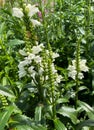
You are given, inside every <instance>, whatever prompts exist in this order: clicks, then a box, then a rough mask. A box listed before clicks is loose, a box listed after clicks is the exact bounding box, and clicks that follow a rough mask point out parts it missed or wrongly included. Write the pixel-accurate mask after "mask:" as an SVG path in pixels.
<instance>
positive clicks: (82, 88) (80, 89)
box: [78, 86, 88, 91]
mask: <svg viewBox="0 0 94 130" xmlns="http://www.w3.org/2000/svg"><path fill="white" fill-rule="evenodd" d="M78 89H79V91H83V90H88V88H87V87H86V86H80V87H79V88H78Z"/></svg>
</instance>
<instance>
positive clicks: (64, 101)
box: [56, 97, 69, 104]
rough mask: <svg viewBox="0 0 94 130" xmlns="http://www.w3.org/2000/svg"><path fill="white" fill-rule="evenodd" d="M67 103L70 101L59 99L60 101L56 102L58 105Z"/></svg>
mask: <svg viewBox="0 0 94 130" xmlns="http://www.w3.org/2000/svg"><path fill="white" fill-rule="evenodd" d="M67 102H69V100H68V99H67V98H65V97H64V98H59V99H57V101H56V103H57V104H60V103H67Z"/></svg>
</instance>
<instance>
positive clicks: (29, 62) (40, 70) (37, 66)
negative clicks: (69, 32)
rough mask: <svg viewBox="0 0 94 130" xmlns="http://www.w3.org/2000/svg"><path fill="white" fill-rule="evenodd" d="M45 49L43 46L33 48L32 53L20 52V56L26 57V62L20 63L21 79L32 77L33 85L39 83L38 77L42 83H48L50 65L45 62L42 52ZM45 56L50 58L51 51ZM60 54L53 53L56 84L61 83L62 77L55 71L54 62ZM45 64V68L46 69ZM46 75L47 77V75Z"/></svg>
mask: <svg viewBox="0 0 94 130" xmlns="http://www.w3.org/2000/svg"><path fill="white" fill-rule="evenodd" d="M43 49H44V46H43V44H40V45H36V46H33V47H32V49H31V53H30V52H28V53H26V52H25V51H24V50H20V51H19V52H20V54H21V55H22V56H24V60H23V61H20V63H19V65H18V68H19V71H18V73H19V78H22V77H25V76H28V77H31V79H32V81H33V83H34V82H37V81H36V77H37V76H38V77H40V80H41V81H42V82H44V81H47V80H48V79H49V76H48V74H47V73H46V72H47V71H48V64H47V63H46V62H45V63H44V62H43V57H42V51H43ZM45 55H46V56H48V58H49V51H48V50H46V51H45ZM58 56H59V54H57V53H54V52H53V53H52V58H53V63H52V64H51V68H52V73H53V75H54V77H55V84H56V85H57V84H58V83H60V82H61V79H62V76H61V75H58V73H57V70H56V69H55V65H54V61H55V58H57V57H58ZM44 64H45V67H44ZM45 74H46V75H45Z"/></svg>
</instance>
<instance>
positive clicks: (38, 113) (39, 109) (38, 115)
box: [35, 105, 43, 122]
mask: <svg viewBox="0 0 94 130" xmlns="http://www.w3.org/2000/svg"><path fill="white" fill-rule="evenodd" d="M42 108H43V105H40V106H38V107H36V109H35V121H36V122H40V121H41V118H42Z"/></svg>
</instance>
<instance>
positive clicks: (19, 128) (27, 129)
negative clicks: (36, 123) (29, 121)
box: [15, 125, 34, 130]
mask: <svg viewBox="0 0 94 130" xmlns="http://www.w3.org/2000/svg"><path fill="white" fill-rule="evenodd" d="M15 128H16V130H34V129H33V128H31V127H30V126H28V125H18V126H16V127H15Z"/></svg>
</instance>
